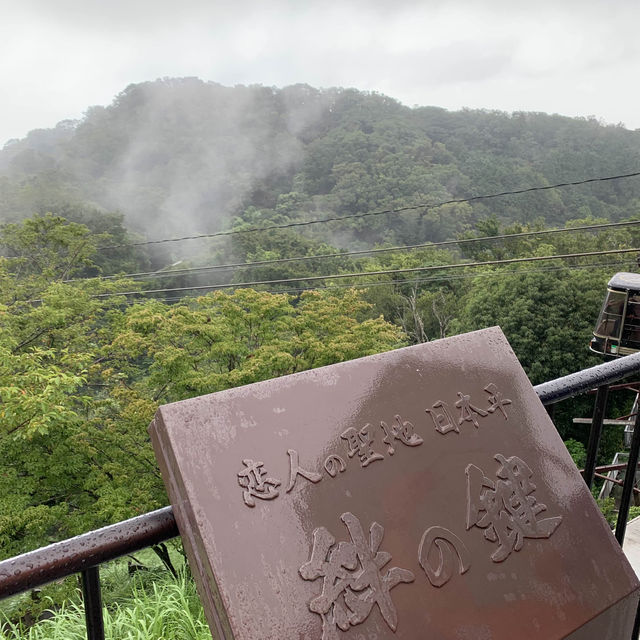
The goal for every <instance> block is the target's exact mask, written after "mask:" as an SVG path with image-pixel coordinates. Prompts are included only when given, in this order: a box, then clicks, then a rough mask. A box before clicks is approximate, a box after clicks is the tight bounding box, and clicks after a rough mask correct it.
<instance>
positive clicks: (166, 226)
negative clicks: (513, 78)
mask: <svg viewBox="0 0 640 640" xmlns="http://www.w3.org/2000/svg"><path fill="white" fill-rule="evenodd" d="M638 166H640V131H629V130H627V129H624V128H623V127H620V126H611V125H603V124H601V123H600V122H598V121H597V120H596V119H575V118H567V117H562V116H558V115H547V114H543V113H513V114H507V113H503V112H494V111H477V110H474V111H472V110H463V111H458V112H451V111H446V110H444V109H440V108H438V107H433V106H426V107H414V108H409V107H406V106H403V105H401V104H400V103H399V102H397V101H395V100H394V99H393V98H390V97H387V96H384V95H380V94H376V93H365V92H361V91H357V90H355V89H341V88H330V89H315V88H313V87H310V86H308V85H294V86H290V87H285V88H282V89H277V88H270V87H263V86H236V87H224V86H222V85H220V84H216V83H214V82H204V81H202V80H199V79H197V78H171V79H162V80H156V81H154V82H144V83H141V84H133V85H130V86H128V87H127V88H126V89H124V90H123V91H122V93H120V94H119V95H118V96H116V98H115V99H114V101H113V102H112V104H110V105H109V106H107V107H100V106H93V107H89V108H88V109H87V111H86V114H85V116H84V117H83V118H82V119H81V120H79V121H70V120H65V121H62V122H60V123H59V124H58V125H57V126H56V127H55V128H53V129H37V130H34V131H32V132H30V133H29V134H28V135H27V136H26V137H25V138H24V139H21V140H12V141H10V142H8V143H7V144H6V145H5V147H4V148H3V149H2V151H1V152H0V221H1V222H9V221H15V220H20V219H23V218H26V217H29V216H31V215H33V214H34V213H41V214H42V213H45V212H53V213H61V214H62V215H65V216H66V217H68V218H70V219H74V217H75V219H77V221H81V222H84V223H87V224H88V223H89V222H88V221H89V220H93V223H92V224H94V225H98V226H99V224H98V222H97V220H99V218H100V217H101V215H100V214H106V213H111V214H114V213H116V214H122V215H123V216H124V226H125V227H126V228H127V229H128V230H129V231H132V232H135V233H137V234H139V235H140V236H142V237H144V238H147V239H159V238H167V237H173V236H181V235H188V234H203V233H212V232H216V231H220V230H224V229H231V228H238V227H239V226H242V225H245V226H247V225H249V226H264V225H270V224H281V223H286V222H288V221H304V220H311V219H317V218H326V217H331V216H334V215H349V214H357V213H362V212H367V211H372V210H378V209H388V208H400V207H403V206H407V205H408V206H411V205H416V204H422V203H425V204H437V203H439V202H443V201H447V200H451V199H458V198H467V197H470V196H477V195H482V194H487V193H495V192H501V191H505V190H517V189H524V188H529V187H535V186H546V185H550V184H554V183H558V182H567V181H574V180H580V179H584V178H590V177H595V176H609V175H615V174H617V173H625V172H627V171H629V167H638ZM638 204H640V182H638V181H617V182H611V183H607V182H603V183H598V184H594V185H588V186H586V187H584V188H581V189H579V190H578V189H564V190H563V189H559V190H552V191H541V192H534V193H531V194H525V195H522V196H518V197H517V198H515V197H514V198H502V199H499V200H497V199H496V200H492V201H485V202H482V201H477V202H474V203H472V204H468V203H461V204H456V205H449V206H447V207H441V208H438V209H428V208H425V209H420V210H418V211H416V212H412V213H406V214H394V215H386V216H377V217H371V218H368V219H365V220H359V219H354V220H353V221H351V222H347V223H344V224H341V225H316V226H313V227H309V228H308V229H305V230H304V234H305V236H306V237H308V238H311V239H313V240H315V241H321V242H327V243H329V244H331V245H333V246H337V247H342V248H363V247H369V246H372V245H374V244H377V243H383V242H387V243H394V244H403V243H411V242H416V241H420V242H426V241H438V240H443V239H450V238H455V237H457V236H458V235H459V234H461V233H464V232H467V231H469V230H471V229H473V228H474V227H475V225H476V223H477V222H478V221H480V220H484V219H487V218H489V217H492V216H495V218H496V219H497V220H498V221H500V222H501V223H503V224H511V223H533V222H534V221H537V222H539V223H540V224H543V225H563V224H564V223H565V222H566V221H568V220H572V219H585V218H589V217H600V218H606V219H608V220H612V221H616V220H620V219H623V218H625V217H628V216H630V215H633V214H635V213H636V212H637V210H638ZM102 224H103V226H104V221H103V223H102ZM299 233H301V232H299ZM172 251H173V253H171V254H170V255H168V256H163V260H177V259H185V258H186V257H187V256H186V255H185V254H184V251H185V250H184V248H182V249H181V250H180V251H175V250H173V249H172ZM181 252H182V253H181ZM189 252H197V249H196V247H195V245H191V247H190V250H189V251H187V253H189ZM209 252H210V248H209ZM189 257H191V258H194V255H190V256H189Z"/></svg>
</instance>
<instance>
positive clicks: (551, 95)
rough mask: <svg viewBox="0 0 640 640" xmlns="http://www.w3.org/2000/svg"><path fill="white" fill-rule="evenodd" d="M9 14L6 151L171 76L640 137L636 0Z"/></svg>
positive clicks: (108, 5)
mask: <svg viewBox="0 0 640 640" xmlns="http://www.w3.org/2000/svg"><path fill="white" fill-rule="evenodd" d="M0 11H1V13H0V15H1V16H2V18H1V20H0V87H1V94H0V95H1V96H2V97H1V99H0V146H1V145H2V144H4V142H5V141H6V140H8V139H10V138H17V137H22V136H24V135H25V134H26V133H27V132H28V131H29V130H31V129H35V128H39V127H52V126H54V125H55V124H56V123H57V122H58V121H60V120H63V119H66V118H80V117H82V114H83V112H84V111H85V110H86V108H87V107H88V106H90V105H106V104H109V103H110V102H111V101H112V99H113V97H114V96H115V95H116V94H117V93H119V92H120V91H122V90H123V89H124V88H125V87H126V86H127V85H128V84H130V83H132V82H141V81H145V80H154V79H156V78H159V77H164V76H198V77H200V78H202V79H203V80H213V81H216V82H219V83H221V84H225V85H234V84H262V85H267V86H277V87H282V86H286V85H289V84H294V83H298V82H304V83H308V84H310V85H313V86H316V87H329V86H349V87H355V88H358V89H363V90H371V91H378V92H382V93H385V94H387V95H390V96H392V97H394V98H396V99H398V100H400V101H401V102H403V103H404V104H406V105H409V106H412V105H416V104H418V105H437V106H441V107H446V108H449V109H459V108H461V107H465V106H466V107H472V108H490V109H500V110H504V111H515V110H526V111H545V112H549V113H560V114H563V115H569V116H589V115H594V116H596V117H597V118H602V119H603V120H604V121H606V122H610V123H619V122H623V123H624V124H625V125H626V126H627V127H629V128H631V129H636V128H640V108H639V106H640V100H639V97H640V82H639V81H640V35H639V25H640V2H638V0H616V1H615V2H610V1H605V0H581V1H574V0H553V1H550V0H537V2H535V3H534V2H530V1H527V2H523V1H520V0H511V1H510V2H506V1H503V0H469V1H465V0H446V1H440V0H422V1H415V0H389V1H382V0H368V1H367V0H323V1H322V2H320V1H318V0H312V1H305V0H261V1H259V0H233V1H231V2H229V1H224V2H220V1H217V0H108V1H107V0H0Z"/></svg>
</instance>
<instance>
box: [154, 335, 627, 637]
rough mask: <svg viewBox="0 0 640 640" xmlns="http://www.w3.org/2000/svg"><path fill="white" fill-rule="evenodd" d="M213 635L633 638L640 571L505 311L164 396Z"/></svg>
mask: <svg viewBox="0 0 640 640" xmlns="http://www.w3.org/2000/svg"><path fill="white" fill-rule="evenodd" d="M150 432H151V436H152V440H153V445H154V448H155V451H156V455H157V458H158V461H159V464H160V467H161V470H162V474H163V477H164V480H165V483H166V485H167V489H168V492H169V496H170V498H171V502H172V504H173V507H174V512H175V516H176V520H177V522H178V526H179V528H180V532H181V534H182V538H183V540H184V544H185V547H186V549H187V553H188V557H189V561H190V564H191V567H192V570H193V573H194V575H195V578H196V581H197V583H198V588H199V592H200V596H201V598H202V601H203V604H204V607H205V611H206V614H207V618H208V621H209V624H210V627H211V629H212V633H213V635H214V637H215V638H220V639H222V638H224V639H225V640H230V639H232V638H233V639H236V640H258V639H259V640H283V639H284V640H298V639H299V640H302V639H304V640H365V639H373V638H375V639H377V640H383V639H385V638H394V639H398V640H400V639H402V640H416V639H417V638H428V639H429V640H513V639H514V638H518V640H533V639H534V638H535V639H536V640H538V639H540V638H544V639H545V640H556V639H558V640H559V639H560V638H567V637H571V638H574V637H575V638H576V639H578V638H580V639H582V638H585V639H586V638H593V637H598V638H599V639H600V640H614V639H615V640H620V639H625V638H630V636H631V629H632V626H633V620H634V615H635V610H636V606H637V601H638V594H639V591H638V589H639V585H638V581H637V579H636V576H635V574H634V573H633V570H632V569H631V567H630V566H629V564H628V562H627V561H626V559H625V557H624V556H623V554H622V552H621V550H620V548H619V546H618V545H617V543H616V541H615V539H614V538H613V536H612V534H611V532H610V530H609V527H608V525H607V523H606V522H605V520H604V519H603V517H602V516H601V515H600V513H599V511H598V509H597V507H596V505H595V503H594V502H593V500H592V498H591V495H590V493H589V491H588V490H587V488H586V486H585V484H584V482H583V480H582V479H581V477H580V475H579V474H578V472H577V470H576V468H575V465H574V464H573V462H572V460H571V458H570V457H569V454H568V453H567V451H566V449H565V447H564V445H563V443H562V440H561V439H560V437H559V436H558V434H557V432H556V430H555V428H554V426H553V424H552V423H551V421H550V420H549V417H548V416H547V413H546V411H545V409H544V407H543V406H542V404H541V403H540V401H539V400H538V398H537V396H536V394H535V392H534V390H533V388H532V386H531V384H530V382H529V380H528V379H527V377H526V375H525V373H524V371H523V370H522V368H521V366H520V364H519V363H518V361H517V359H516V357H515V355H514V354H513V352H512V350H511V348H510V347H509V344H508V343H507V341H506V339H505V338H504V336H503V334H502V332H501V331H500V330H499V329H498V328H492V329H487V330H484V331H478V332H475V333H471V334H467V335H464V336H457V337H454V338H449V339H446V340H440V341H436V342H433V343H428V344H423V345H419V346H415V347H408V348H405V349H399V350H397V351H393V352H389V353H384V354H380V355H376V356H370V357H367V358H362V359H359V360H353V361H351V362H345V363H341V364H337V365H332V366H329V367H324V368H321V369H316V370H313V371H307V372H303V373H299V374H295V375H291V376H287V377H283V378H278V379H274V380H269V381H266V382H260V383H257V384H252V385H248V386H245V387H240V388H236V389H230V390H228V391H223V392H220V393H215V394H211V395H208V396H204V397H200V398H194V399H192V400H185V401H183V402H177V403H174V404H169V405H166V406H163V407H161V408H160V409H159V410H158V413H157V414H156V417H155V419H154V421H153V423H152V424H151V427H150Z"/></svg>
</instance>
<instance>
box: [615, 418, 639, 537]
mask: <svg viewBox="0 0 640 640" xmlns="http://www.w3.org/2000/svg"><path fill="white" fill-rule="evenodd" d="M638 452H640V411H638V412H637V414H636V420H635V422H634V424H633V438H632V439H631V450H630V451H629V460H628V461H627V470H626V472H625V476H624V484H623V485H622V497H621V498H620V508H619V509H618V523H617V524H616V539H617V540H618V542H619V543H620V546H622V543H623V542H624V534H625V531H626V530H627V518H628V517H629V505H630V504H631V494H632V492H633V485H634V483H635V479H636V468H637V466H638Z"/></svg>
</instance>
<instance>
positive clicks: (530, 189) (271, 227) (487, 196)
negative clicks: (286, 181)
mask: <svg viewBox="0 0 640 640" xmlns="http://www.w3.org/2000/svg"><path fill="white" fill-rule="evenodd" d="M637 176H640V171H634V172H632V173H624V174H619V175H615V176H604V177H598V178H587V179H585V180H575V181H573V182H559V183H556V184H550V185H546V186H542V187H528V188H526V189H515V190H513V191H500V192H498V193H488V194H485V195H480V196H471V197H468V198H452V199H450V200H443V201H441V202H436V203H421V204H414V205H407V206H405V207H397V208H394V209H381V210H378V211H367V212H365V213H353V214H345V215H342V216H330V217H328V218H319V219H316V220H306V221H299V222H287V223H283V224H272V225H265V226H263V227H250V228H248V229H228V230H226V231H216V232H215V233H202V234H198V235H193V236H183V237H180V238H164V239H161V240H146V241H144V242H129V243H123V244H114V245H107V246H104V247H98V249H99V250H107V249H121V248H123V247H141V246H145V245H152V244H166V243H168V242H182V241H184V240H201V239H204V238H217V237H221V236H232V235H240V234H245V233H255V232H257V231H271V230H274V229H291V228H294V227H307V226H310V225H314V224H324V223H326V222H336V221H340V220H354V219H357V218H367V217H370V216H381V215H387V214H391V213H403V212H405V211H416V210H418V209H435V208H437V207H442V206H445V205H448V204H462V203H464V202H476V201H478V200H490V199H492V198H501V197H503V196H515V195H520V194H523V193H533V192H535V191H548V190H550V189H560V188H563V187H575V186H578V185H583V184H589V183H593V182H606V181H610V180H622V179H624V178H635V177H637Z"/></svg>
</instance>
